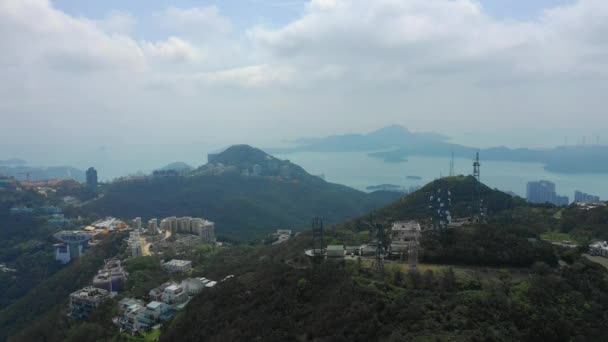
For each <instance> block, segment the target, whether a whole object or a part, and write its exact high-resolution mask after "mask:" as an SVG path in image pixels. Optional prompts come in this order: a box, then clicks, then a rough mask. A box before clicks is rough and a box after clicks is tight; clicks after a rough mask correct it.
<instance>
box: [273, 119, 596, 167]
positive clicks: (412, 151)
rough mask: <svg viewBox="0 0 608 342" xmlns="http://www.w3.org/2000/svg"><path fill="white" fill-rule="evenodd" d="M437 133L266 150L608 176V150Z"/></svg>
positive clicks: (388, 133)
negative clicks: (472, 140)
mask: <svg viewBox="0 0 608 342" xmlns="http://www.w3.org/2000/svg"><path fill="white" fill-rule="evenodd" d="M448 139H449V138H448V137H446V136H443V135H440V134H436V133H418V132H411V131H409V130H408V129H407V128H405V127H401V126H396V125H394V126H388V127H384V128H382V129H379V130H376V131H373V132H371V133H368V134H345V135H334V136H329V137H325V138H318V139H299V140H297V141H295V142H294V143H297V144H299V145H298V146H295V147H290V148H280V149H267V150H269V151H272V152H273V153H281V154H287V153H294V152H368V155H369V156H370V157H372V158H377V159H381V160H383V161H384V162H386V163H402V162H406V161H407V158H408V157H409V156H431V157H450V156H451V154H452V153H453V154H454V156H455V157H457V158H468V159H472V158H473V157H474V155H475V153H476V152H480V154H481V156H482V159H483V160H494V161H511V162H526V163H542V164H543V165H544V168H545V169H546V170H547V171H551V172H556V173H608V146H603V145H579V146H558V147H554V148H550V149H530V148H516V149H512V148H508V147H505V146H500V147H492V148H486V149H479V148H476V147H470V146H464V145H459V144H453V143H450V142H448Z"/></svg>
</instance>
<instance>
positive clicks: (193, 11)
mask: <svg viewBox="0 0 608 342" xmlns="http://www.w3.org/2000/svg"><path fill="white" fill-rule="evenodd" d="M159 17H160V19H161V22H162V23H163V24H164V25H165V26H167V27H168V28H170V29H174V30H177V31H178V32H180V33H184V34H187V35H193V36H199V37H213V36H216V35H218V34H219V35H225V34H228V33H230V32H231V30H232V23H231V21H230V19H228V18H226V17H224V16H222V15H221V14H220V11H219V9H218V8H217V7H216V6H208V7H192V8H176V7H170V8H168V9H166V10H165V11H164V12H163V13H161V14H160V15H159Z"/></svg>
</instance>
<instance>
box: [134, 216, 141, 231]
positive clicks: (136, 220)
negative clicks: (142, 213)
mask: <svg viewBox="0 0 608 342" xmlns="http://www.w3.org/2000/svg"><path fill="white" fill-rule="evenodd" d="M133 229H137V230H141V217H136V218H134V219H133Z"/></svg>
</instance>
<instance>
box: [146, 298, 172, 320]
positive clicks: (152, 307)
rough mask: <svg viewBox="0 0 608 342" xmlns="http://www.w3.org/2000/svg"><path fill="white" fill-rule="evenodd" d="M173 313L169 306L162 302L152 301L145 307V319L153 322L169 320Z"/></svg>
mask: <svg viewBox="0 0 608 342" xmlns="http://www.w3.org/2000/svg"><path fill="white" fill-rule="evenodd" d="M172 313H173V314H174V311H173V310H172V309H171V307H170V306H169V305H167V304H166V303H162V302H157V301H153V302H150V303H148V305H146V311H145V313H144V315H145V317H146V318H148V319H151V320H153V321H155V322H162V321H166V320H168V319H170V318H171V316H172V315H173V314H172Z"/></svg>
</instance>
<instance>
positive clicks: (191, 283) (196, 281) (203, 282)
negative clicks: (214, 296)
mask: <svg viewBox="0 0 608 342" xmlns="http://www.w3.org/2000/svg"><path fill="white" fill-rule="evenodd" d="M216 284H217V282H216V281H213V280H209V279H207V278H204V277H201V278H187V279H184V280H182V283H181V284H180V286H181V287H182V288H183V289H184V291H185V292H186V293H187V294H188V295H189V296H194V295H197V294H199V293H200V292H201V291H202V290H204V289H206V288H210V287H213V286H215V285H216Z"/></svg>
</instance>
